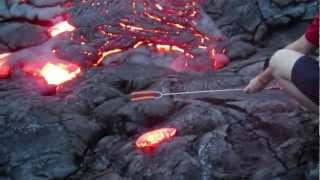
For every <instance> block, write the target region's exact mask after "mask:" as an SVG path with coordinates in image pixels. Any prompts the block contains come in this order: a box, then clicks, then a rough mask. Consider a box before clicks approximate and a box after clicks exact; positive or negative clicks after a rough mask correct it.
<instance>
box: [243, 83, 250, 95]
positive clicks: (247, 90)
mask: <svg viewBox="0 0 320 180" xmlns="http://www.w3.org/2000/svg"><path fill="white" fill-rule="evenodd" d="M243 92H245V93H248V94H249V85H248V86H247V87H245V88H244V89H243Z"/></svg>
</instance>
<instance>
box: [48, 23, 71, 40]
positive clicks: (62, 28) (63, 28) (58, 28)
mask: <svg viewBox="0 0 320 180" xmlns="http://www.w3.org/2000/svg"><path fill="white" fill-rule="evenodd" d="M75 29H76V28H75V27H74V26H72V25H71V24H70V23H69V22H68V21H62V22H60V23H57V24H55V25H54V26H52V27H51V28H49V29H48V32H49V34H50V35H51V37H55V36H57V35H59V34H61V33H64V32H72V31H74V30H75Z"/></svg>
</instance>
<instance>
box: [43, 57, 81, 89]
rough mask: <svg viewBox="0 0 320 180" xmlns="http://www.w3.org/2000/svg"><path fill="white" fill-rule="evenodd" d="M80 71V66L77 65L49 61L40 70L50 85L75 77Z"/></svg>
mask: <svg viewBox="0 0 320 180" xmlns="http://www.w3.org/2000/svg"><path fill="white" fill-rule="evenodd" d="M80 72H81V70H80V68H79V67H77V66H75V65H70V64H69V65H67V64H62V63H59V64H52V63H50V62H49V63H47V64H46V65H44V66H43V68H42V69H41V70H40V75H41V76H42V77H43V78H44V79H45V80H46V81H47V83H48V84H49V85H60V84H62V83H64V82H66V81H69V80H71V79H73V78H75V77H76V76H77V75H78V74H79V73H80Z"/></svg>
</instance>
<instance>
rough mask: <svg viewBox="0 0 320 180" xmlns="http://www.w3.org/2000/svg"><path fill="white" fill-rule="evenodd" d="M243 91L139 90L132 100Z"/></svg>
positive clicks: (273, 88)
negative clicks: (169, 91) (171, 91)
mask: <svg viewBox="0 0 320 180" xmlns="http://www.w3.org/2000/svg"><path fill="white" fill-rule="evenodd" d="M276 89H279V87H268V88H265V90H276ZM238 91H243V89H242V88H235V89H219V90H203V91H183V92H173V93H163V92H160V91H153V90H146V91H137V92H133V93H131V94H130V99H131V101H134V102H138V101H147V100H157V99H160V98H162V97H164V96H176V95H193V94H207V93H218V92H238Z"/></svg>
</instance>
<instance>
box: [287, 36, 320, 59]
mask: <svg viewBox="0 0 320 180" xmlns="http://www.w3.org/2000/svg"><path fill="white" fill-rule="evenodd" d="M285 49H290V50H293V51H297V52H300V53H302V54H305V55H308V54H311V53H314V52H315V50H316V49H317V47H316V46H314V45H313V44H311V43H310V42H309V41H308V40H307V39H306V36H305V35H303V36H301V37H300V38H299V39H298V40H296V41H294V42H293V43H291V44H289V45H288V46H286V47H285Z"/></svg>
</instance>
